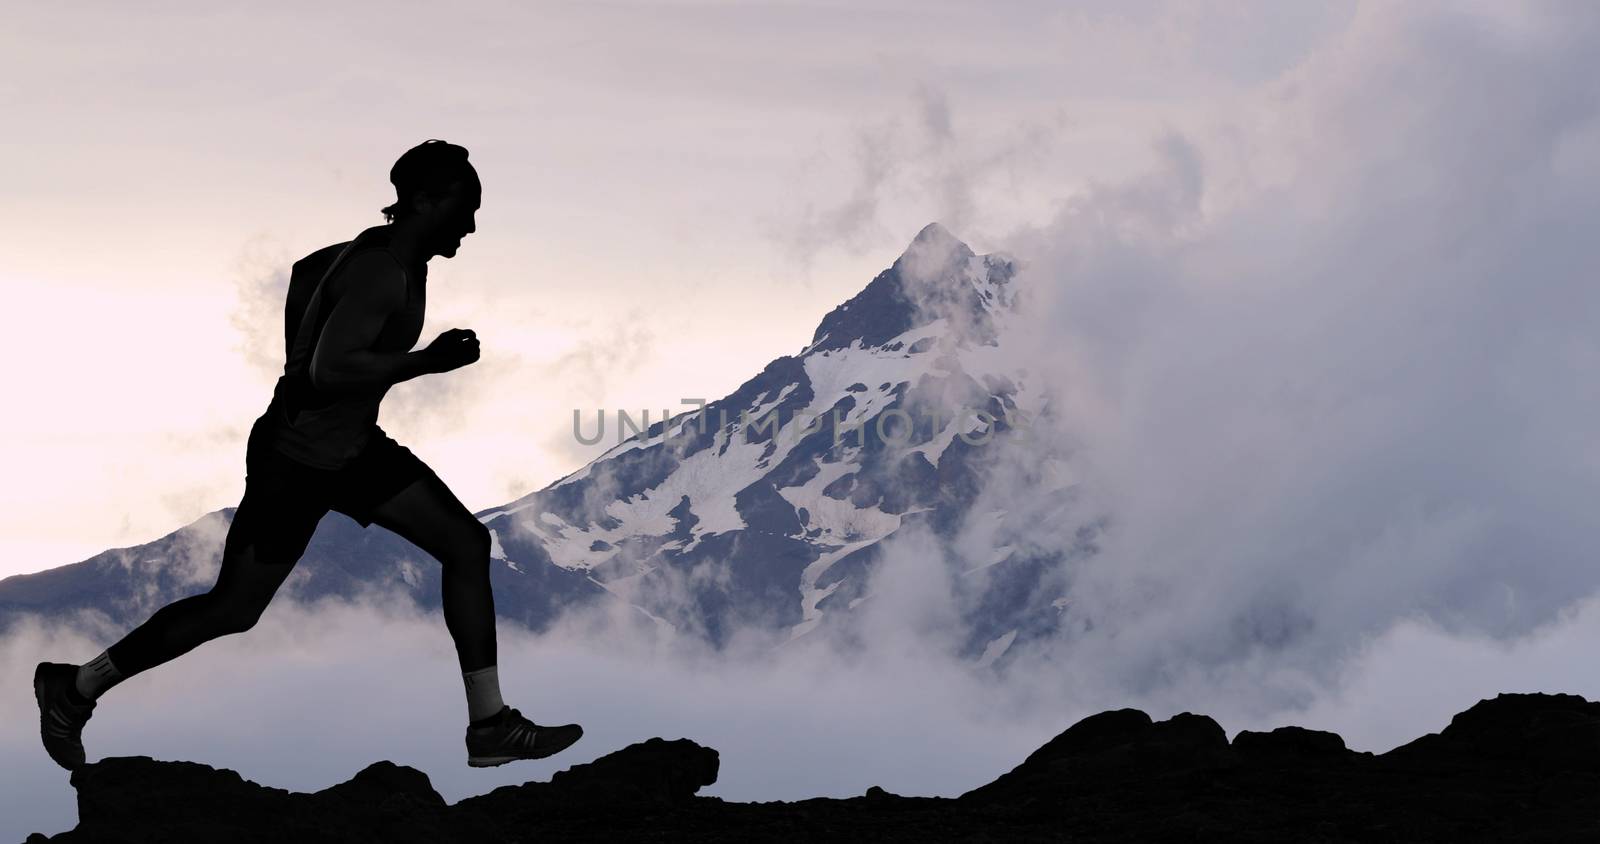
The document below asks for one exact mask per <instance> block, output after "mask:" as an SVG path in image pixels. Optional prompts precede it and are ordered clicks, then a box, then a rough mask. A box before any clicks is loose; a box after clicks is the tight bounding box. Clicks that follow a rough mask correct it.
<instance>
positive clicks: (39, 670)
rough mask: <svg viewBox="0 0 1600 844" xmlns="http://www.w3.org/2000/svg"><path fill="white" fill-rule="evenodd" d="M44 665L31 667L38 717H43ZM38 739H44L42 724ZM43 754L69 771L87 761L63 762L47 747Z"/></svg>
mask: <svg viewBox="0 0 1600 844" xmlns="http://www.w3.org/2000/svg"><path fill="white" fill-rule="evenodd" d="M44 666H45V664H44V663H42V662H41V663H39V664H38V665H37V666H35V667H34V669H33V702H34V703H36V704H38V706H39V717H41V718H43V717H44ZM39 740H40V741H41V742H43V741H44V735H43V724H41V725H40V735H39ZM45 755H47V756H50V761H52V762H54V763H56V764H57V765H60V766H61V767H63V768H66V769H67V770H69V771H75V770H77V769H78V768H80V767H83V766H84V765H85V764H87V763H88V760H84V761H83V762H74V763H71V764H69V763H67V762H63V761H61V760H60V759H57V758H56V757H55V756H54V755H53V754H51V753H50V752H49V748H48V747H47V748H45Z"/></svg>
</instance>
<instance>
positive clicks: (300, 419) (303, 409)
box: [268, 227, 427, 469]
mask: <svg viewBox="0 0 1600 844" xmlns="http://www.w3.org/2000/svg"><path fill="white" fill-rule="evenodd" d="M388 235H389V232H388V230H387V229H386V228H385V227H374V228H371V229H367V230H366V231H363V232H362V233H361V234H359V235H357V236H356V238H355V240H353V241H350V242H346V243H342V244H335V245H333V246H328V247H324V248H322V249H319V250H317V251H316V252H313V253H311V254H310V255H307V256H306V257H305V258H302V259H301V260H300V261H297V262H296V263H295V267H294V270H293V271H292V272H291V274H290V282H289V295H288V298H287V301H286V302H285V305H284V338H285V360H284V372H283V375H282V377H280V378H279V379H278V384H277V387H276V388H275V389H274V391H273V400H272V404H271V405H270V406H269V407H268V414H269V415H271V416H272V417H273V431H274V434H273V442H274V447H275V448H276V449H277V450H278V451H279V452H280V453H282V454H285V455H287V456H289V457H292V458H294V459H295V460H298V461H300V462H302V463H305V464H306V465H309V466H315V467H317V468H323V469H337V468H340V467H341V466H343V465H345V464H346V463H347V462H348V461H349V460H350V459H352V458H353V457H354V456H355V455H356V454H357V453H359V452H360V450H361V448H362V446H363V445H364V444H365V442H366V440H367V438H368V437H369V436H370V433H371V429H372V428H373V427H375V426H376V424H377V419H378V404H379V402H380V401H381V400H382V399H383V396H384V394H385V393H386V392H387V391H388V388H387V387H386V386H385V387H381V388H364V389H323V388H321V387H319V386H317V384H316V383H314V382H313V372H312V367H313V364H314V363H315V362H316V361H317V360H318V355H319V350H318V346H319V345H326V344H327V342H328V339H327V338H326V337H325V336H324V334H325V333H326V332H325V329H327V327H328V323H329V319H330V318H331V317H333V316H334V313H335V312H336V311H337V310H338V309H339V305H340V303H341V301H344V300H345V299H346V298H350V303H349V305H348V306H347V307H359V306H362V305H365V304H367V302H366V300H367V299H368V298H369V294H372V293H373V292H374V286H375V285H389V284H395V285H397V286H396V287H395V288H394V291H395V297H396V300H395V302H394V305H395V307H394V308H393V310H392V313H387V314H379V315H375V318H376V319H378V320H379V321H381V325H382V327H381V329H379V330H376V331H375V332H374V333H373V335H372V336H371V337H370V339H369V340H366V341H364V342H363V344H362V345H363V346H364V347H366V348H369V349H371V350H372V351H377V352H402V351H408V350H410V349H411V347H412V346H414V345H415V344H416V342H417V338H418V337H419V336H420V335H421V332H422V321H423V310H424V306H425V300H426V296H425V290H426V284H425V280H426V269H427V268H426V266H425V265H424V266H423V267H421V268H420V269H414V270H413V271H412V272H406V271H405V270H403V269H402V268H401V267H400V266H399V265H398V263H397V261H398V258H397V256H395V255H394V253H393V252H391V251H390V249H389V238H388ZM380 271H381V272H380ZM375 272H378V273H379V274H381V275H382V276H383V277H382V278H379V277H377V276H375V275H374V273H375ZM351 285H355V287H351ZM352 292H353V293H355V294H356V295H355V296H350V294H351V293H352ZM330 330H331V329H330ZM335 339H336V340H339V339H343V338H335ZM322 354H323V355H324V356H325V355H326V350H322Z"/></svg>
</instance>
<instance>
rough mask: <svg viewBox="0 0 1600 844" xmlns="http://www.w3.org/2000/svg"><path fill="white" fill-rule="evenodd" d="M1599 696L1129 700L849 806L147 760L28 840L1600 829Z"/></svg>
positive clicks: (574, 776)
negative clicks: (996, 770)
mask: <svg viewBox="0 0 1600 844" xmlns="http://www.w3.org/2000/svg"><path fill="white" fill-rule="evenodd" d="M1597 759H1600V704H1595V703H1591V702H1589V701H1586V700H1584V699H1583V698H1579V697H1575V696H1572V695H1540V694H1530V695H1500V696H1499V697H1497V698H1495V699H1494V700H1486V701H1482V702H1480V703H1478V704H1477V705H1475V706H1473V707H1472V708H1470V709H1468V710H1467V711H1465V712H1463V713H1461V714H1459V715H1457V716H1456V717H1455V718H1454V719H1453V720H1452V721H1451V723H1450V725H1449V726H1448V727H1446V728H1445V729H1444V730H1442V731H1441V732H1439V733H1438V734H1432V735H1428V736H1424V737H1422V738H1420V739H1418V740H1416V741H1414V742H1411V743H1409V744H1407V745H1405V746H1404V747H1400V748H1396V749H1395V750H1393V751H1390V752H1389V753H1385V754H1381V755H1374V754H1372V753H1361V752H1355V751H1352V750H1349V749H1348V748H1346V747H1345V744H1344V740H1343V739H1342V738H1340V737H1339V736H1338V735H1337V734H1334V733H1328V732H1321V731H1317V730H1307V729H1303V728H1299V727H1279V728H1277V729H1274V730H1272V731H1270V732H1251V731H1244V732H1241V733H1239V735H1238V736H1236V737H1235V738H1234V740H1233V742H1232V743H1231V744H1230V743H1229V742H1228V741H1227V738H1226V734H1225V733H1224V732H1223V731H1222V728H1221V726H1220V725H1218V724H1217V723H1216V722H1215V721H1213V720H1212V719H1210V718H1207V717H1205V716H1203V715H1196V714H1192V713H1187V712H1186V713H1182V714H1179V715H1175V716H1173V717H1172V718H1169V719H1167V720H1164V721H1152V720H1151V719H1150V717H1149V716H1148V715H1146V714H1145V713H1143V712H1140V711H1138V710H1135V709H1121V710H1115V711H1111V712H1102V713H1100V714H1098V715H1092V716H1090V717H1088V718H1084V719H1083V720H1081V721H1079V722H1077V723H1076V724H1073V725H1072V726H1071V727H1069V728H1068V729H1067V730H1065V731H1064V732H1062V733H1061V734H1060V735H1058V736H1056V737H1055V738H1054V739H1051V740H1050V741H1049V742H1047V743H1046V744H1045V745H1044V746H1043V747H1041V748H1039V749H1038V750H1037V751H1035V752H1034V753H1032V754H1030V755H1029V756H1028V758H1027V759H1026V760H1024V761H1023V763H1022V764H1021V765H1018V766H1017V767H1016V768H1015V769H1014V770H1012V771H1010V772H1008V773H1006V774H1005V775H1003V776H1001V777H999V778H998V779H996V780H995V781H994V782H992V783H989V784H988V785H985V786H982V787H980V788H977V789H974V790H973V791H971V792H968V793H967V794H965V795H963V796H962V797H960V798H958V799H954V800H950V799H943V798H927V797H902V796H899V795H895V794H891V793H889V792H888V791H885V790H884V789H882V788H879V787H877V786H873V787H872V788H869V789H868V790H867V792H866V793H865V794H864V795H862V796H860V797H854V798H850V799H847V800H833V799H824V798H817V799H811V800H801V801H796V802H787V803H786V802H781V801H780V802H771V803H728V802H725V801H722V800H719V799H716V798H712V797H702V796H699V795H698V791H699V789H700V788H702V787H704V786H706V785H709V784H711V783H713V782H715V781H716V777H717V770H718V756H717V753H716V751H714V750H711V749H710V748H706V747H702V746H700V745H698V744H695V743H694V742H692V741H689V740H687V739H678V740H676V741H666V740H663V739H651V740H649V741H645V742H641V743H638V744H634V745H631V746H629V747H626V748H623V749H622V750H619V751H617V752H615V753H611V754H609V755H606V756H603V757H601V758H599V759H596V760H595V761H593V762H590V763H588V764H584V765H576V766H574V767H572V768H569V769H567V770H565V771H562V772H560V773H558V774H556V775H555V776H554V777H553V778H552V779H551V781H550V782H530V783H524V784H522V785H518V786H506V787H503V788H498V789H495V790H494V791H492V792H490V793H488V794H484V795H480V796H477V797H471V798H468V799H466V800H462V801H460V802H459V803H456V804H454V805H446V804H445V803H444V801H443V800H442V799H440V798H439V795H438V794H437V793H436V792H435V791H434V790H433V787H432V785H431V784H430V783H429V781H428V777H427V776H426V775H425V774H423V773H422V772H421V771H417V770H414V769H411V768H407V767H404V766H399V765H394V764H392V763H389V762H378V763H376V764H373V765H371V766H368V767H367V768H365V769H364V770H362V771H361V772H360V773H358V774H356V775H355V776H354V777H352V778H351V779H350V780H349V781H348V782H344V783H340V784H339V785H335V786H332V787H330V788H327V789H324V790H322V791H319V792H317V793H315V794H298V793H291V792H287V791H284V790H282V789H276V788H267V787H263V786H260V785H257V784H255V783H252V782H249V781H246V780H244V779H242V778H241V777H240V776H239V775H238V774H236V773H234V772H232V771H218V770H214V769H212V768H209V767H206V766H204V765H196V764H193V763H189V762H156V761H153V760H151V759H149V758H146V757H126V758H114V759H106V760H103V761H101V762H98V763H95V764H93V765H89V766H86V767H85V768H83V769H81V770H79V771H78V772H76V773H74V775H73V777H72V783H73V785H74V786H75V787H76V788H77V789H78V800H79V813H80V823H79V825H78V827H77V829H75V830H73V831H71V832H67V833H63V834H61V835H58V836H55V837H54V838H50V839H46V838H45V837H44V836H40V835H34V836H30V837H29V838H28V844H40V842H44V841H46V840H49V841H55V842H80V841H117V842H146V841H149V842H154V841H228V842H234V841H241V842H254V841H261V842H267V841H272V842H278V841H296V842H320V841H342V842H348V841H354V842H361V841H385V842H388V841H396V842H410V841H416V842H422V841H438V842H450V841H460V842H472V844H489V842H532V841H540V842H543V841H607V842H612V841H627V840H651V841H670V840H694V841H727V842H734V841H738V842H750V841H785V842H790V841H803V840H814V839H824V838H826V839H828V840H834V839H841V838H842V839H849V840H872V841H907V842H910V841H916V842H924V841H928V840H938V839H948V838H952V837H959V838H962V839H966V840H993V841H1012V840H1071V841H1075V842H1084V841H1163V840H1164V841H1176V840H1185V841H1190V840H1211V839H1219V840H1229V841H1261V842H1268V841H1271V842H1283V841H1397V842H1398V841H1405V842H1412V841H1441V842H1444V841H1448V842H1457V841H1467V840H1476V841H1507V840H1516V841H1594V840H1600V764H1597Z"/></svg>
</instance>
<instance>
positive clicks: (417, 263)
mask: <svg viewBox="0 0 1600 844" xmlns="http://www.w3.org/2000/svg"><path fill="white" fill-rule="evenodd" d="M418 235H419V232H418V231H417V230H416V229H415V228H414V227H412V226H410V225H408V224H407V222H406V221H405V220H400V221H397V222H393V223H390V224H389V248H390V249H392V250H394V253H395V254H396V255H397V256H399V257H400V260H401V261H403V262H404V263H405V265H406V266H408V267H422V268H423V269H427V264H428V259H430V258H432V257H433V256H432V255H431V254H425V253H426V250H424V249H423V248H422V245H421V238H420V237H419V236H418Z"/></svg>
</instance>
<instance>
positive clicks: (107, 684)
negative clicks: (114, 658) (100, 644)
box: [74, 651, 122, 700]
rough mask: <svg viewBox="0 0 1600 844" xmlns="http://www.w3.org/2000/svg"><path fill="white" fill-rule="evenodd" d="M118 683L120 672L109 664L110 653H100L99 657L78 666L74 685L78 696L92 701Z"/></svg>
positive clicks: (120, 680)
mask: <svg viewBox="0 0 1600 844" xmlns="http://www.w3.org/2000/svg"><path fill="white" fill-rule="evenodd" d="M120 682H122V672H121V671H118V670H117V667H116V666H115V665H112V664H111V652H110V651H102V652H101V653H100V655H99V656H97V657H95V658H94V659H91V660H89V661H88V662H85V663H84V664H82V665H80V666H78V680H77V682H76V683H75V684H74V685H76V686H77V689H78V694H80V695H83V696H84V697H86V698H88V699H90V700H94V699H95V698H98V697H100V696H101V695H103V694H105V692H106V690H107V689H109V688H111V687H112V686H115V685H116V684H118V683H120Z"/></svg>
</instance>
